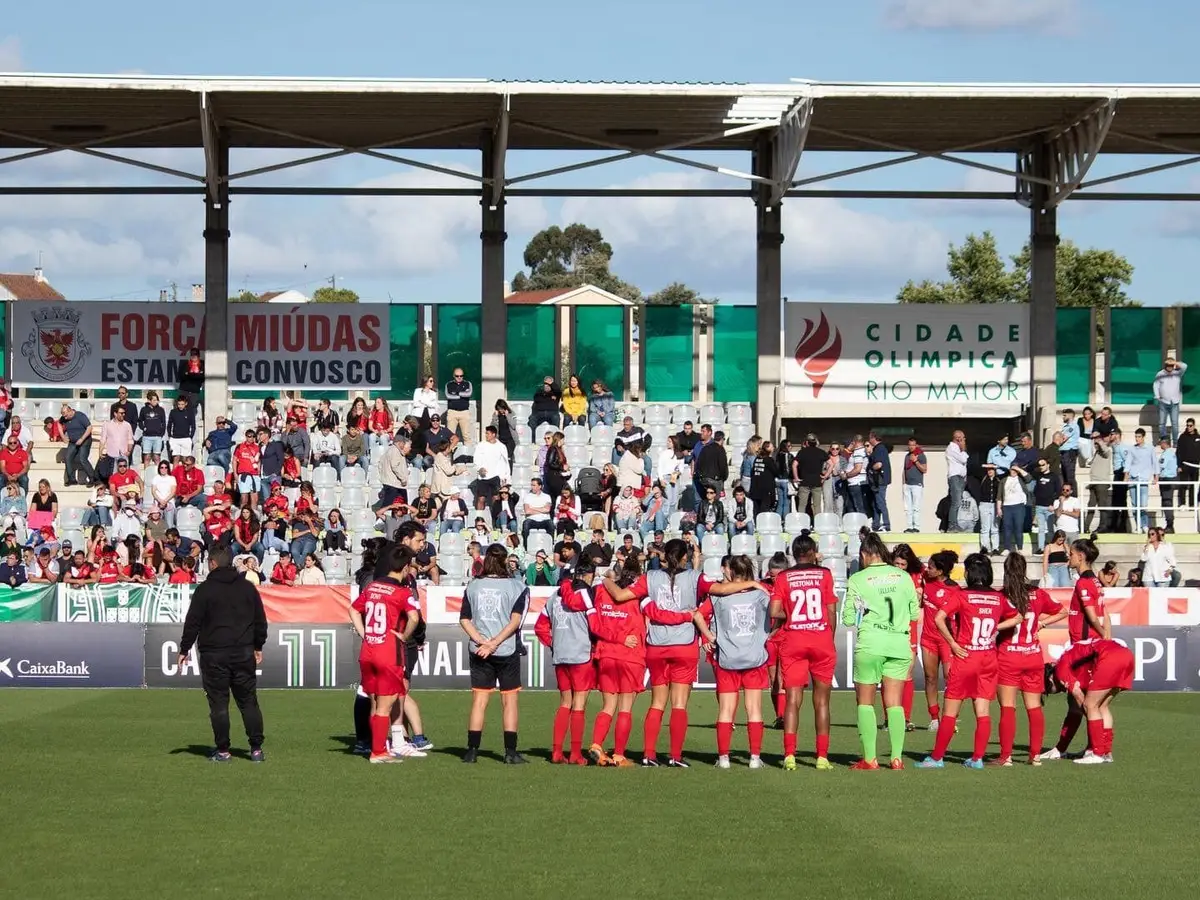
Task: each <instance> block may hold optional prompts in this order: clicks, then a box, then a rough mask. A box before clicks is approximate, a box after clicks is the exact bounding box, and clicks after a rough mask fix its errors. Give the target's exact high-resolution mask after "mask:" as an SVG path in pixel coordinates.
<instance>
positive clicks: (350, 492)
mask: <svg viewBox="0 0 1200 900" xmlns="http://www.w3.org/2000/svg"><path fill="white" fill-rule="evenodd" d="M366 505H367V492H366V491H365V490H364V489H363V488H361V487H344V488H342V500H341V506H342V509H343V510H348V509H362V508H364V507H365V506H366Z"/></svg>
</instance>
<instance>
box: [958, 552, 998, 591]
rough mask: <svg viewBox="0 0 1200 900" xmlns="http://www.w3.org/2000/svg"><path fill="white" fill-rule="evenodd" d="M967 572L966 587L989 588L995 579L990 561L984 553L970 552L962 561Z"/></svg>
mask: <svg viewBox="0 0 1200 900" xmlns="http://www.w3.org/2000/svg"><path fill="white" fill-rule="evenodd" d="M963 568H965V569H966V573H967V587H969V588H985V589H986V588H990V587H991V586H992V582H993V581H994V580H995V575H994V574H993V573H992V561H991V560H990V559H989V558H988V555H987V554H986V553H970V554H968V555H967V558H966V559H965V560H964V561H963Z"/></svg>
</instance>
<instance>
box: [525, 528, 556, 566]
mask: <svg viewBox="0 0 1200 900" xmlns="http://www.w3.org/2000/svg"><path fill="white" fill-rule="evenodd" d="M539 550H545V551H546V555H547V556H551V555H553V553H554V538H553V537H551V536H550V535H548V534H546V532H544V531H541V530H540V529H536V528H535V529H534V530H533V531H531V532H529V539H528V540H526V541H525V552H526V553H527V554H529V559H530V561H532V560H533V557H534V556H535V555H536V554H537V552H538V551H539Z"/></svg>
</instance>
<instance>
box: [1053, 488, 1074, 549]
mask: <svg viewBox="0 0 1200 900" xmlns="http://www.w3.org/2000/svg"><path fill="white" fill-rule="evenodd" d="M1074 493H1075V492H1074V491H1073V490H1071V486H1070V485H1069V484H1064V485H1063V489H1062V494H1061V495H1060V496H1059V498H1058V499H1057V500H1055V501H1054V506H1053V509H1054V513H1055V519H1054V528H1055V530H1057V531H1062V532H1064V533H1065V534H1066V535H1067V539H1068V540H1071V539H1072V538H1073V537H1074V535H1077V534H1079V514H1080V506H1079V498H1078V497H1075V496H1073V495H1074Z"/></svg>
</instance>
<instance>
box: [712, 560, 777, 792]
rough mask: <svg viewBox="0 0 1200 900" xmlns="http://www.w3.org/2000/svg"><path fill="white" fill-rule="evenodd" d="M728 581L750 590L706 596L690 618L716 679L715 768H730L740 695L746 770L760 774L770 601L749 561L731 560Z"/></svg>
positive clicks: (766, 683)
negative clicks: (746, 744)
mask: <svg viewBox="0 0 1200 900" xmlns="http://www.w3.org/2000/svg"><path fill="white" fill-rule="evenodd" d="M729 580H730V581H732V582H735V583H738V584H746V585H747V588H748V589H746V590H739V591H736V592H735V593H731V594H727V595H724V596H718V595H717V594H714V593H710V594H709V596H708V599H706V600H705V601H704V602H703V603H702V604H701V605H700V607H699V608H698V609H697V610H696V612H695V613H694V614H693V619H694V621H695V623H696V628H697V629H699V631H700V635H701V637H702V638H703V639H704V643H705V645H706V646H707V649H708V651H709V653H710V654H711V655H712V663H713V670H714V673H715V674H716V678H717V754H718V756H717V768H718V769H728V768H729V748H730V744H731V743H732V741H733V717H734V715H735V714H736V713H737V708H738V693H739V692H741V693H742V695H743V696H744V698H745V702H746V733H747V737H748V739H749V743H750V768H752V769H761V768H763V761H762V738H763V719H762V693H763V691H765V690H766V689H767V688H768V687H769V686H770V679H769V678H768V677H767V636H768V632H767V626H768V624H769V622H770V606H771V598H770V597H769V596H768V595H767V592H766V591H764V590H763V589H762V586H761V585H759V584H758V583H757V582H756V581H755V580H754V563H753V562H752V561H751V560H750V558H749V557H746V556H733V557H730V559H729ZM710 622H711V625H710Z"/></svg>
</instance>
